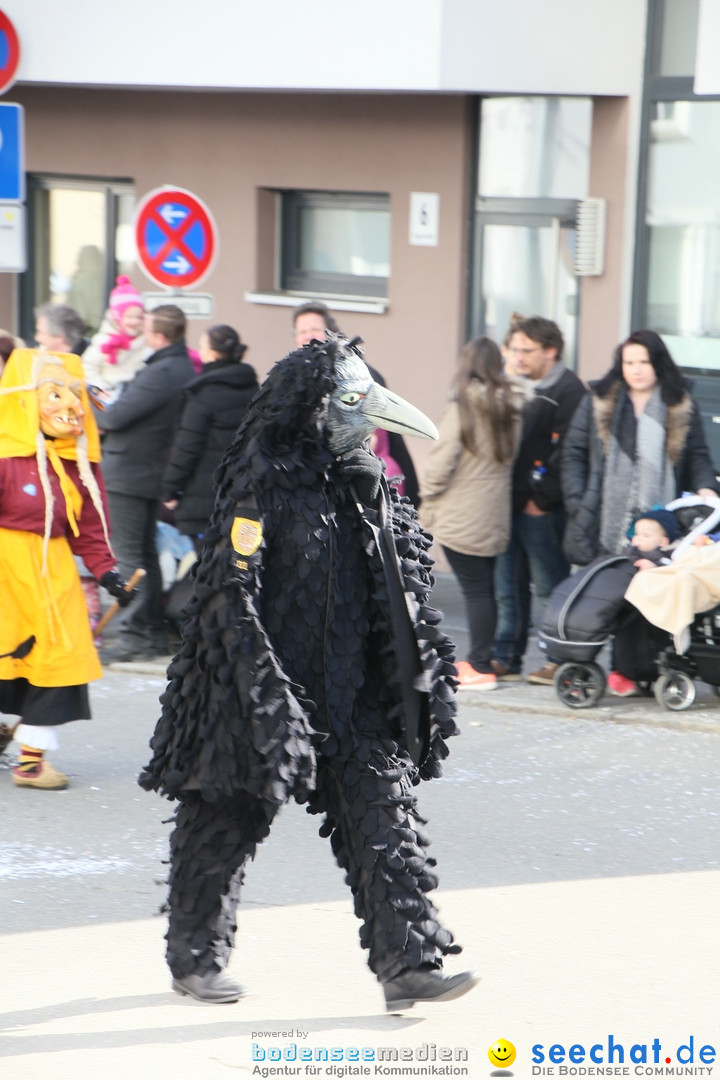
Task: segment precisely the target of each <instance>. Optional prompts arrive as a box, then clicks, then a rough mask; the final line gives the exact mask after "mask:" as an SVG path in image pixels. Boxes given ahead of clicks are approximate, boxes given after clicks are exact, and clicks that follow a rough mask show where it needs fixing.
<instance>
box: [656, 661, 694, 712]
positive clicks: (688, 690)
mask: <svg viewBox="0 0 720 1080" xmlns="http://www.w3.org/2000/svg"><path fill="white" fill-rule="evenodd" d="M654 694H655V700H656V701H657V702H658V704H660V705H663V706H664V707H665V708H666V709H672V710H673V711H674V712H680V711H682V709H689V708H690V706H691V705H692V703H693V701H694V700H695V683H694V682H693V681H692V679H691V678H690V676H689V675H686V674H685V672H684V671H669V672H668V673H667V674H666V675H660V677H659V678H658V679H656V680H655V687H654Z"/></svg>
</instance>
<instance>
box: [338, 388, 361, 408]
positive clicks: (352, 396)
mask: <svg viewBox="0 0 720 1080" xmlns="http://www.w3.org/2000/svg"><path fill="white" fill-rule="evenodd" d="M364 397H365V395H364V394H358V393H357V391H355V390H349V391H348V393H347V394H343V395H342V397H341V398H340V400H341V401H342V403H343V405H359V404H360V402H361V401H362V399H363V398H364Z"/></svg>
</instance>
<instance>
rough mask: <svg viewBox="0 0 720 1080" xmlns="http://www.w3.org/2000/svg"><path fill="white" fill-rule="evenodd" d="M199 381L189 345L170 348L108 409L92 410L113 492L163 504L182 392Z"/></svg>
mask: <svg viewBox="0 0 720 1080" xmlns="http://www.w3.org/2000/svg"><path fill="white" fill-rule="evenodd" d="M194 377H195V372H194V370H193V366H192V362H191V360H190V357H189V356H188V351H187V348H186V347H185V344H184V343H177V344H174V345H167V346H166V347H165V348H163V349H158V351H157V352H155V353H153V355H152V356H151V357H149V358H148V360H147V363H146V364H145V367H144V368H142V370H141V371H139V372H138V373H137V375H136V376H135V378H134V379H133V380H132V382H129V383H128V384H127V386H126V387H125V389H124V390H123V392H122V393H121V394H120V396H119V397H118V398H117V399H116V400H115V401H114V402H113V403H112V405H108V406H107V408H105V409H98V408H96V407H95V406H93V409H94V412H95V419H96V421H97V425H98V427H99V428H100V430H101V431H104V432H105V433H106V434H105V438H104V439H103V448H102V452H103V458H102V472H103V477H104V479H105V487H106V488H107V490H108V491H113V492H117V493H118V494H120V495H135V496H137V497H138V498H143V499H159V498H160V489H161V484H162V478H163V473H164V471H165V466H166V464H167V460H168V457H169V456H170V447H171V446H172V441H173V435H174V434H175V427H176V424H177V422H178V419H179V417H180V405H181V402H182V392H183V390H184V389H185V387H186V386H187V384H188V383H189V382H190V380H191V379H193V378H194Z"/></svg>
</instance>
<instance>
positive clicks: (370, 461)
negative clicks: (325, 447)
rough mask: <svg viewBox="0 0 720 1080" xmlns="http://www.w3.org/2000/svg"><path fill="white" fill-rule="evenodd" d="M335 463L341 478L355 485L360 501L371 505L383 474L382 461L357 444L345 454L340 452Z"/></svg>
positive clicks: (375, 497)
mask: <svg viewBox="0 0 720 1080" xmlns="http://www.w3.org/2000/svg"><path fill="white" fill-rule="evenodd" d="M337 463H338V467H339V469H340V472H341V473H342V476H343V478H344V479H345V480H349V481H351V482H352V483H353V484H354V485H355V490H356V491H357V493H358V495H359V497H360V499H361V501H362V502H364V503H365V505H366V506H372V505H373V504H374V502H375V500H376V499H377V493H378V489H379V487H380V477H381V476H382V474H383V465H382V461H380V459H379V458H376V457H375V455H374V454H369V453H368V452H367V450H363V449H362V447H360V446H359V447H357V449H355V450H350V451H349V452H348V453H347V454H342V455H341V456H340V457H339V458H338V459H337Z"/></svg>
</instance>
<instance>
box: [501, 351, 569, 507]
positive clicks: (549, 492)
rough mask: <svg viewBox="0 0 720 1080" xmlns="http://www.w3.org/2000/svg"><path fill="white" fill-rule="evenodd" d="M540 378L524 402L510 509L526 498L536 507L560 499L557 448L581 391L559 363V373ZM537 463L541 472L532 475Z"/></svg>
mask: <svg viewBox="0 0 720 1080" xmlns="http://www.w3.org/2000/svg"><path fill="white" fill-rule="evenodd" d="M552 374H553V373H551V375H550V376H549V377H548V376H546V378H544V379H541V380H540V382H539V383H538V384H537V385H536V386H535V388H534V395H533V397H532V398H531V399H530V401H529V402H528V404H527V405H526V406H525V412H524V414H523V426H522V437H521V442H520V449H519V450H518V454H517V457H516V458H515V467H514V469H513V481H512V483H513V510H516V511H517V510H523V509H524V508H525V506H526V504H527V503H528V501H529V500H530V499H532V500H533V501H534V502H535V504H536V505H537V507H538V509H539V510H552V508H553V507H555V506H559V505H560V504H561V503H562V491H561V488H560V451H561V448H562V441H563V438H564V436H565V432H566V431H567V428H568V425H569V423H570V420H571V419H572V415H573V413H574V412H575V409H576V408H577V405H578V402H579V401H580V400H581V399H582V396H583V394H584V393H585V387H584V386H583V384H582V383H581V381H580V379H578V377H577V375H576V374H575V373H574V372H573V371H570V370H569V369H567V368H565V367H564V366H562V371H561V374H560V375H559V377H557V378H556V379H554V381H553V379H552ZM536 464H538V465H539V467H540V471H542V476H541V478H540V479H538V480H534V479H533V472H534V471H535V469H536Z"/></svg>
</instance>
